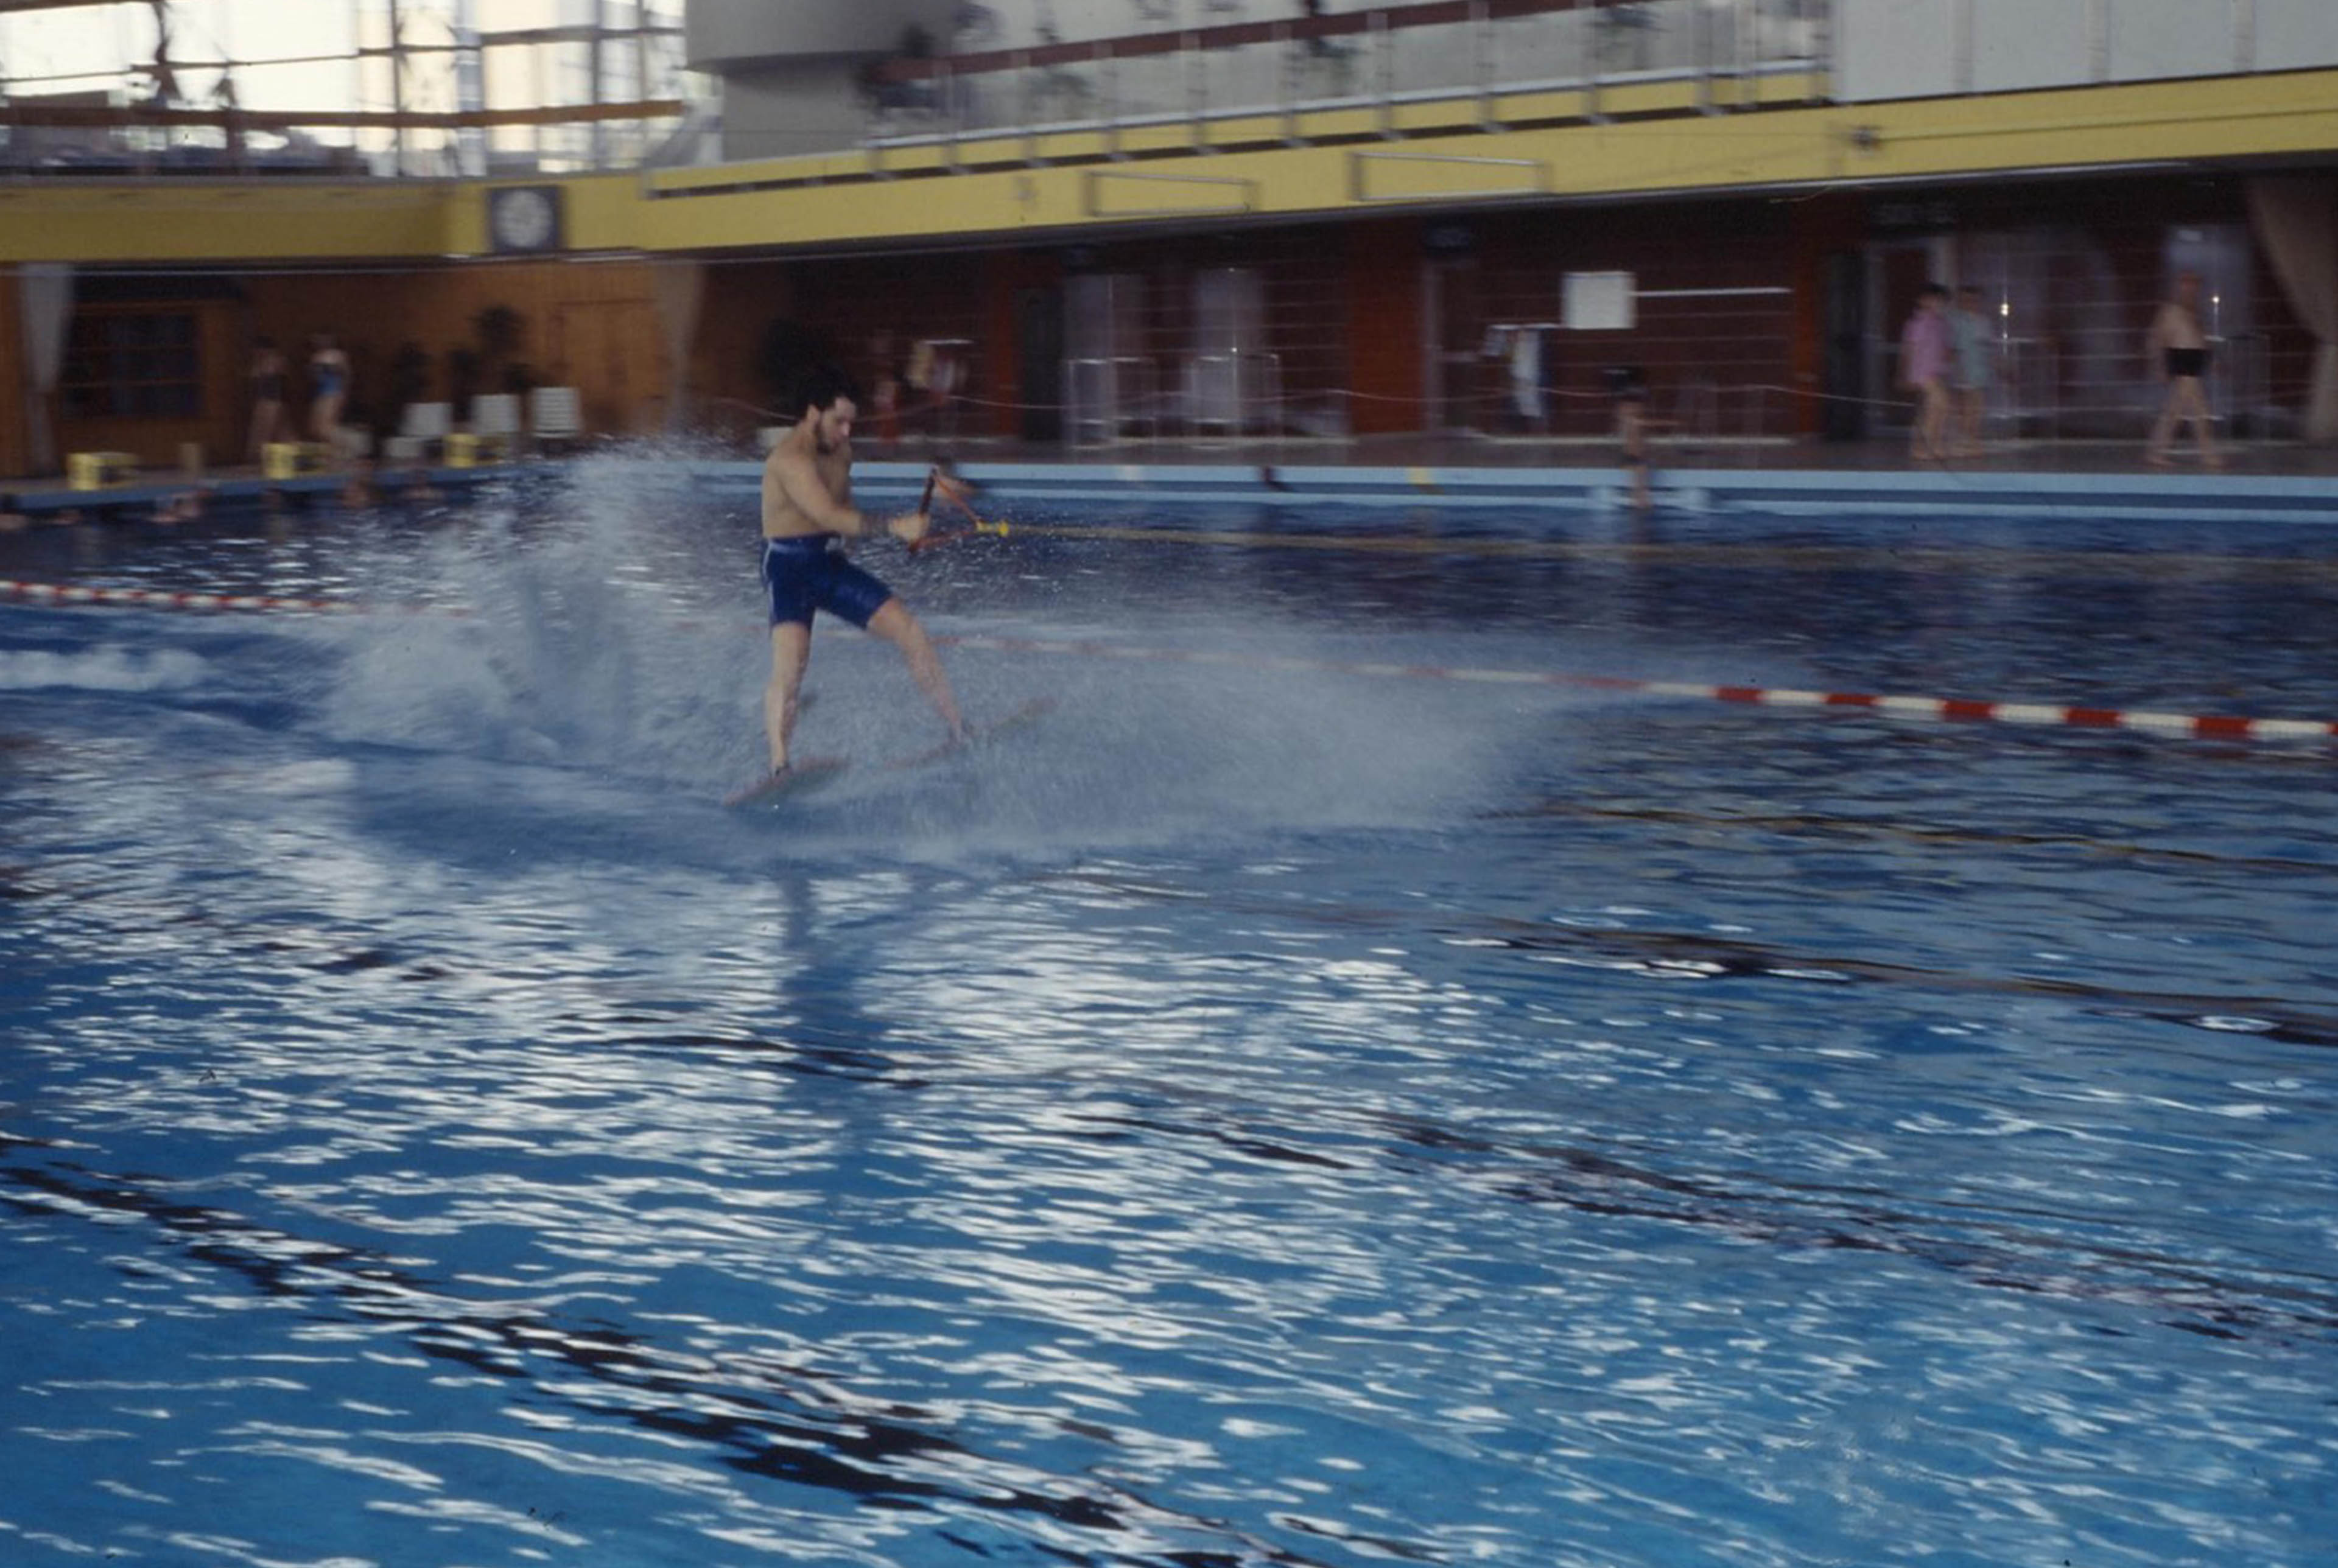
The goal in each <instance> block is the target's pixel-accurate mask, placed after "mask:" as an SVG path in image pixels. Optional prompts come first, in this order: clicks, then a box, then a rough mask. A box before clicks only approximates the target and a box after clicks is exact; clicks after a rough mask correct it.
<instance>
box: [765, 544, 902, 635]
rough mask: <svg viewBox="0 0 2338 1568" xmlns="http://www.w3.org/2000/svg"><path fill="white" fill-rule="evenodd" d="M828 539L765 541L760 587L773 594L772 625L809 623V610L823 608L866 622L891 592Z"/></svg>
mask: <svg viewBox="0 0 2338 1568" xmlns="http://www.w3.org/2000/svg"><path fill="white" fill-rule="evenodd" d="M829 544H830V541H829V536H828V535H827V534H800V535H798V536H796V537H794V538H791V539H766V540H764V541H763V586H764V587H765V588H766V589H768V590H769V591H770V593H771V624H772V625H774V626H777V625H779V624H781V622H788V621H801V622H803V623H804V624H805V625H807V626H809V625H810V624H811V613H812V612H813V611H814V610H825V611H827V612H828V613H830V614H831V615H841V616H842V617H843V618H844V619H846V620H847V621H850V622H852V623H853V624H854V625H855V626H866V625H868V624H869V617H870V616H871V615H874V614H876V613H877V612H878V611H879V610H881V609H883V608H884V607H885V601H886V600H888V599H890V598H891V597H892V596H893V591H892V590H891V589H890V588H888V587H886V586H885V584H884V583H879V581H878V580H877V579H876V578H875V577H873V576H871V575H869V573H866V572H863V571H862V570H861V569H860V567H858V566H855V565H854V564H852V563H851V562H850V561H848V560H846V559H845V557H844V553H843V552H842V551H840V550H831V549H830V548H829Z"/></svg>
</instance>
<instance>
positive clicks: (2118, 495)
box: [0, 436, 2338, 525]
mask: <svg viewBox="0 0 2338 1568" xmlns="http://www.w3.org/2000/svg"><path fill="white" fill-rule="evenodd" d="M597 450H599V451H602V452H609V451H623V450H625V449H624V448H623V447H603V448H598V449H597ZM640 450H641V454H642V456H641V461H642V462H643V464H644V465H645V466H652V467H657V468H663V469H666V470H669V471H672V472H674V473H675V474H677V475H683V476H686V477H688V478H690V479H691V480H692V481H693V482H695V483H699V484H702V485H706V486H708V487H711V488H713V489H716V490H720V491H722V492H726V493H728V492H733V491H740V490H745V489H750V488H752V485H753V484H754V482H755V480H756V478H757V476H758V475H759V473H760V464H759V462H758V461H757V460H756V459H755V458H754V457H753V456H752V455H748V454H744V453H742V454H741V455H740V456H736V457H732V458H726V457H722V456H704V455H701V456H687V457H684V456H674V455H673V453H672V451H671V449H670V448H667V449H661V448H659V447H658V446H643V448H641V449H640ZM944 451H947V452H948V454H949V455H950V456H953V457H954V458H955V459H956V460H957V462H958V466H960V467H961V468H962V469H963V470H964V472H965V473H966V474H967V475H968V476H969V477H971V478H973V479H975V480H977V481H978V482H980V483H981V484H982V485H984V486H985V487H986V488H987V489H988V490H990V491H992V492H993V493H995V494H997V495H1000V496H1001V497H1004V498H1012V499H1023V500H1059V501H1091V500H1113V501H1123V502H1125V501H1128V500H1131V499H1135V498H1139V497H1142V498H1146V499H1154V500H1161V501H1208V500H1217V501H1226V500H1250V501H1256V502H1272V503H1274V504H1276V505H1305V504H1308V503H1312V502H1331V503H1339V504H1344V505H1390V504H1396V505H1410V504H1419V503H1423V502H1429V503H1433V504H1435V505H1440V506H1447V505H1458V506H1472V505H1502V506H1511V507H1515V506H1518V505H1538V504H1539V505H1554V506H1559V507H1584V508H1591V509H1595V510H1602V511H1606V510H1613V509H1615V508H1616V507H1618V506H1620V505H1623V504H1624V501H1625V499H1626V489H1627V484H1628V480H1627V476H1626V474H1625V472H1624V471H1623V470H1622V469H1621V468H1619V467H1617V466H1616V462H1615V448H1614V446H1613V444H1612V443H1609V442H1606V441H1567V440H1538V439H1534V438H1529V437H1484V436H1397V437H1385V438H1371V439H1358V440H1351V441H1330V440H1305V441H1302V440H1271V441H1270V440H1259V441H1243V442H1232V441H1219V442H1210V443H1175V442H1155V441H1132V442H1127V443H1124V444H1121V445H1117V446H1105V447H1081V448H1070V447H1065V446H1034V445H1027V444H1022V443H1015V442H1006V441H982V440H963V441H959V442H956V443H951V444H948V445H947V446H943V445H941V444H936V445H933V446H924V445H920V444H918V443H914V442H912V443H904V444H902V445H901V446H898V447H893V448H884V447H876V446H864V447H863V449H862V451H861V452H860V466H859V468H858V471H857V473H858V476H859V478H860V482H861V485H862V486H863V488H864V490H865V491H867V492H868V493H869V494H871V495H886V496H890V495H898V494H899V493H900V492H901V491H902V490H903V489H905V488H909V489H914V488H916V487H917V486H919V485H922V482H923V479H924V476H925V473H926V469H927V466H928V463H929V462H930V460H931V458H932V456H935V455H937V454H939V453H941V452H944ZM1655 459H1656V461H1655V468H1654V471H1653V484H1652V489H1653V492H1654V499H1655V504H1656V505H1657V506H1659V507H1660V508H1665V509H1667V510H1681V511H1692V512H1703V511H1714V510H1728V509H1744V510H1749V511H1755V512H1766V513H1773V514H1779V513H1783V514H1795V513H1807V514H1810V515H1846V514H1859V515H1893V516H1901V517H1911V516H1923V515H1958V516H1966V517H1970V516H1988V515H2023V516H2036V515H2041V514H2047V515H2051V514H2058V513H2071V514H2078V513H2083V514H2084V515H2087V516H2090V517H2100V516H2104V515H2120V516H2134V517H2137V518H2150V517H2163V518H2170V519H2174V518H2182V517H2197V516H2199V515H2203V514H2204V513H2205V514H2211V515H2217V516H2222V517H2230V518H2234V519H2243V518H2245V519H2251V520H2260V521H2267V522H2294V523H2323V522H2327V523H2338V446H2305V445H2301V444H2297V443H2281V444H2267V445H2250V446H2230V447H2227V448H2226V449H2225V466H2223V467H2222V468H2218V469H2209V468H2205V467H2204V466H2201V465H2200V464H2199V463H2198V462H2197V461H2196V459H2194V458H2192V457H2191V456H2188V455H2179V456H2177V457H2176V460H2175V462H2174V464H2173V465H2172V466H2169V467H2166V468H2155V467H2152V466H2147V465H2146V464H2145V463H2144V461H2143V457H2142V445H2141V443H2140V442H2125V443H2074V442H2063V443H2025V444H1999V445H1997V446H1991V447H1990V448H1989V449H1988V450H1987V451H1986V452H1984V453H1983V454H1982V455H1981V456H1976V457H1971V458H1964V459H1959V460H1956V461H1954V462H1950V463H1916V462H1911V460H1910V458H1909V456H1908V454H1907V449H1906V446H1905V444H1904V442H1902V441H1889V442H1885V441H1874V442H1852V443H1837V442H1819V441H1809V442H1775V443H1766V444H1734V445H1733V444H1727V443H1716V444H1709V445H1693V444H1689V443H1682V442H1672V443H1665V442H1660V443H1658V445H1657V446H1656V448H1655ZM574 460H575V459H573V458H545V459H537V460H534V461H526V462H518V463H509V464H489V465H482V466H476V467H467V468H455V467H432V468H429V469H427V470H425V471H421V472H422V473H423V474H424V475H427V483H428V484H429V485H430V486H431V487H432V488H433V489H435V490H437V491H438V492H440V493H442V494H448V495H453V494H459V493H461V492H463V491H465V490H467V489H470V488H473V487H476V486H479V485H496V484H501V483H505V482H508V481H512V480H515V479H526V478H529V477H535V476H541V475H545V474H546V473H548V472H556V471H557V470H558V469H559V468H560V467H561V466H564V465H565V463H567V462H570V461H574ZM416 476H417V475H416V473H415V471H401V472H398V473H396V474H389V475H383V476H382V477H381V479H380V480H379V481H378V492H379V493H380V495H382V496H383V497H384V498H385V499H395V498H397V497H398V496H399V495H402V494H404V493H405V492H406V489H407V486H408V485H409V484H410V483H411V482H412V480H413V479H414V478H415V477H416ZM346 483H347V476H346V475H341V474H334V473H321V474H312V475H302V476H300V477H299V478H295V479H269V478H265V477H263V476H262V475H260V473H259V471H258V470H256V469H251V468H229V469H222V470H217V471H213V472H211V473H209V474H206V475H203V476H202V477H201V479H200V480H196V479H192V478H189V477H187V476H185V475H179V474H176V473H165V474H152V475H141V476H139V477H138V478H136V479H133V480H132V481H131V482H129V483H125V484H120V485H109V486H106V487H104V488H101V489H95V490H86V489H84V490H75V489H70V488H66V487H64V485H62V484H61V483H59V482H58V481H55V480H46V481H41V480H35V481H26V482H22V483H20V484H17V485H14V486H8V485H0V489H5V490H8V491H9V492H10V493H11V494H13V495H15V500H16V508H15V510H16V514H17V515H21V516H23V517H24V518H25V520H26V521H27V522H28V523H29V524H35V525H38V524H68V523H75V522H82V521H123V520H137V519H145V518H152V517H154V516H155V515H156V513H157V511H158V509H159V508H161V507H162V506H164V505H167V504H168V503H169V501H170V499H171V498H172V497H173V496H176V495H183V494H184V493H186V492H188V491H190V490H194V489H197V488H198V487H200V488H201V489H202V490H203V491H205V492H207V493H208V494H210V495H216V496H218V497H220V498H222V499H234V500H242V499H260V498H264V497H268V496H270V493H273V496H274V498H275V499H276V500H278V501H280V502H281V503H283V504H286V505H294V506H310V505H336V504H339V501H340V499H341V492H342V490H343V486H344V485H345V484H346Z"/></svg>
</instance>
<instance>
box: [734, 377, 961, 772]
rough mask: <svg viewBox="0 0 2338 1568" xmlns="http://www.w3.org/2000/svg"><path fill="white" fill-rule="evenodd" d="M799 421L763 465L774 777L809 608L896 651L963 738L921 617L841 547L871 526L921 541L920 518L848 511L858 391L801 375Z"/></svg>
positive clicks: (768, 716) (797, 682)
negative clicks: (881, 518)
mask: <svg viewBox="0 0 2338 1568" xmlns="http://www.w3.org/2000/svg"><path fill="white" fill-rule="evenodd" d="M795 408H796V422H795V424H794V426H792V427H791V428H790V429H789V430H788V431H787V433H786V434H785V435H783V436H781V437H780V439H779V440H778V441H777V442H775V443H773V445H772V446H771V456H769V457H767V458H765V459H764V461H763V564H762V576H763V586H764V588H765V590H766V592H767V593H769V595H770V597H771V684H770V685H769V686H768V687H766V688H765V689H764V692H763V729H764V733H765V736H766V737H767V739H768V740H770V742H771V774H772V776H773V777H774V778H777V777H778V776H780V775H781V774H783V773H785V772H786V771H787V769H788V740H789V737H790V736H791V734H792V733H793V731H794V730H795V722H796V707H797V693H798V691H799V690H800V689H801V686H802V684H803V673H804V665H805V663H806V662H807V661H808V660H809V659H810V656H811V619H812V613H813V612H814V611H815V610H825V611H827V612H829V613H830V614H832V615H840V616H842V617H843V618H844V619H845V620H847V621H850V622H852V623H853V624H854V625H856V626H860V627H862V628H864V629H865V630H867V631H869V632H873V633H874V634H875V635H877V636H879V637H882V638H883V639H885V641H887V642H890V643H892V644H893V645H894V646H895V647H896V648H899V650H900V651H901V657H902V658H903V659H904V660H906V661H907V662H908V663H909V673H910V675H911V676H912V677H913V678H915V680H916V681H917V682H918V689H919V691H923V692H924V693H925V694H926V701H928V702H930V703H932V704H933V707H934V711H935V712H936V713H938V714H939V715H940V716H941V720H942V722H943V723H944V724H946V725H948V727H949V733H950V737H951V739H952V740H963V739H964V738H965V736H966V721H965V720H964V719H962V718H960V717H959V715H958V701H957V699H956V697H954V696H953V695H952V694H951V691H950V685H949V678H948V676H947V675H945V674H944V673H943V672H942V666H941V661H940V659H939V658H938V657H937V656H936V655H935V653H934V645H933V642H932V640H931V639H930V638H928V636H927V635H926V629H925V627H924V626H922V625H921V624H919V621H918V618H917V617H916V616H914V615H912V614H910V613H909V606H908V605H906V604H904V603H901V601H900V599H899V597H898V596H896V595H895V594H894V593H893V591H892V590H891V589H889V588H888V587H887V586H885V584H884V583H880V582H879V581H878V580H877V579H876V578H875V577H873V576H871V575H870V574H869V573H866V572H864V571H862V570H861V569H860V567H858V566H855V565H853V564H852V563H851V562H850V561H849V560H847V559H846V558H845V555H844V552H843V549H842V542H843V541H845V540H848V539H860V538H865V537H867V536H868V535H869V533H870V532H871V531H872V529H874V528H876V527H879V526H881V527H882V528H883V529H884V530H885V532H887V533H888V534H891V535H892V536H893V537H894V538H896V539H899V540H900V541H901V542H902V543H903V544H915V543H917V541H919V539H922V538H924V537H925V534H926V529H927V525H928V519H927V515H926V514H925V512H924V511H922V510H919V511H916V512H905V513H902V514H900V515H898V516H895V517H889V518H887V519H885V520H884V521H883V522H882V523H881V524H879V522H878V520H877V519H875V518H872V517H870V516H869V515H867V514H865V513H863V512H861V511H860V510H859V509H857V508H856V507H855V506H854V505H852V422H853V419H854V417H856V416H857V415H858V413H859V412H860V391H859V388H857V387H854V385H853V384H852V383H851V381H850V380H849V379H847V378H846V377H845V376H844V374H843V372H841V371H840V370H837V369H835V368H832V367H828V366H822V367H820V368H817V369H815V370H813V371H812V372H811V373H810V375H808V376H807V377H805V378H804V382H803V386H802V388H801V391H799V392H798V394H797V396H796V399H795ZM933 483H934V484H935V485H936V486H937V487H938V488H940V489H941V492H942V494H944V495H948V496H949V497H951V498H952V499H958V500H963V499H964V498H965V494H964V486H963V485H960V484H959V482H958V481H957V480H955V479H953V478H951V477H950V476H949V475H946V474H942V473H940V472H938V471H937V472H936V474H935V475H934V479H933Z"/></svg>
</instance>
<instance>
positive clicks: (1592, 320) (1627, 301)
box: [1559, 272, 1637, 332]
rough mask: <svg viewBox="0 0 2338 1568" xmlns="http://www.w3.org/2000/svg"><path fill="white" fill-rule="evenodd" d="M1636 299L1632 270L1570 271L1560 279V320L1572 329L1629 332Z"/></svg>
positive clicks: (1632, 321)
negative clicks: (1630, 271)
mask: <svg viewBox="0 0 2338 1568" xmlns="http://www.w3.org/2000/svg"><path fill="white" fill-rule="evenodd" d="M1559 305H1560V309H1559V319H1560V320H1562V321H1564V322H1566V323H1567V330H1568V331H1570V332H1628V331H1630V330H1631V329H1632V327H1633V324H1634V323H1635V321H1636V319H1637V317H1636V313H1635V306H1636V289H1635V288H1634V284H1633V279H1632V274H1631V273H1629V272H1569V273H1567V275H1566V277H1565V278H1564V279H1561V281H1560V289H1559Z"/></svg>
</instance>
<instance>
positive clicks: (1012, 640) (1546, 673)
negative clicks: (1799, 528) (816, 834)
mask: <svg viewBox="0 0 2338 1568" xmlns="http://www.w3.org/2000/svg"><path fill="white" fill-rule="evenodd" d="M0 595H5V596H6V597H9V598H15V599H29V600H34V601H38V602H42V603H52V604H62V605H134V606H138V607H140V608H145V609H161V610H216V611H245V612H250V611H279V612H281V611H292V612H298V613H321V614H342V615H349V614H359V615H362V614H368V613H373V612H372V611H370V610H369V609H368V606H365V605H362V604H356V603H350V602H349V601H347V600H339V599H305V598H293V597H287V596H283V595H279V594H265V593H180V592H164V591H162V590H160V589H151V588H103V587H86V586H83V585H81V584H77V583H24V582H15V581H10V580H6V579H0ZM423 613H437V614H446V615H452V616H461V615H465V614H467V613H468V612H466V611H463V610H459V609H448V610H442V611H425V612H423ZM934 642H937V643H939V644H941V645H944V646H947V647H956V648H968V649H974V650H977V651H980V652H997V653H1043V654H1056V655H1069V656H1072V657H1076V658H1087V659H1122V660H1133V661H1139V662H1155V663H1179V664H1216V665H1223V666H1230V667H1233V668H1239V669H1246V670H1282V671H1309V672H1314V673H1330V674H1341V675H1367V676H1380V677H1391V676H1393V677H1400V678H1403V679H1409V680H1429V681H1469V682H1473V683H1477V684H1484V685H1511V686H1540V687H1546V688H1557V689H1563V690H1571V691H1610V692H1619V693H1633V694H1636V695H1639V696H1644V697H1681V698H1694V699H1698V700H1702V701H1716V702H1734V703H1739V704H1744V705H1748V706H1753V707H1761V708H1787V709H1811V708H1848V709H1863V710H1866V711H1871V712H1876V713H1881V714H1885V715H1888V716H1889V717H1891V718H1895V719H1919V720H1956V721H1961V722H1966V723H1995V724H2029V725H2058V726H2062V727H2065V728H2071V729H2082V730H2127V731H2132V732H2135V733H2138V734H2150V735H2170V736H2185V737H2191V738H2194V739H2197V740H2332V739H2338V720H2324V719H2268V718H2257V717H2254V716H2251V715H2247V714H2238V713H2169V712H2156V711H2150V710H2147V709H2127V708H2097V707H2087V706H2077V705H2072V706H2065V705H2060V704H2055V703H2045V702H1996V701H1979V700H1977V699H1971V698H1959V697H1919V696H1904V695H1885V694H1879V693H1875V692H1867V691H1801V690H1797V689H1794V688H1792V687H1777V686H1733V685H1714V684H1710V683H1707V682H1703V681H1653V680H1641V679H1636V678H1633V677H1629V676H1622V675H1588V674H1579V673H1574V672H1570V671H1558V670H1490V669H1472V668H1469V667H1467V666H1460V665H1441V664H1399V663H1390V662H1370V661H1362V662H1351V661H1341V660H1331V659H1301V658H1293V657H1289V656H1282V655H1274V654H1257V653H1237V652H1226V651H1222V650H1213V649H1203V648H1147V647H1138V646H1131V645H1127V644H1122V643H1112V642H1087V641H1083V642H1063V641H1056V640H1051V639H1047V638H1037V637H997V636H990V635H987V634H978V633H967V634H959V635H948V634H938V635H936V636H935V638H934Z"/></svg>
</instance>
